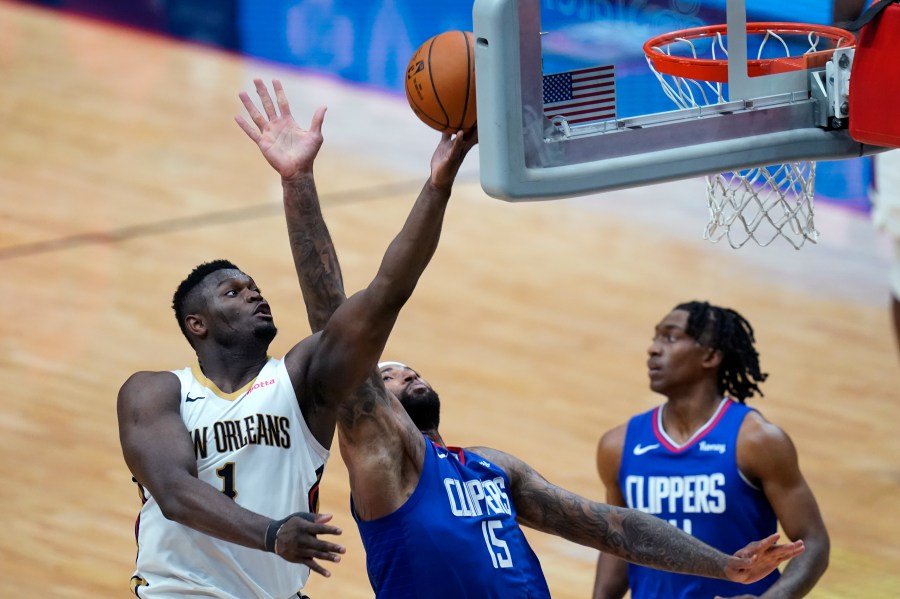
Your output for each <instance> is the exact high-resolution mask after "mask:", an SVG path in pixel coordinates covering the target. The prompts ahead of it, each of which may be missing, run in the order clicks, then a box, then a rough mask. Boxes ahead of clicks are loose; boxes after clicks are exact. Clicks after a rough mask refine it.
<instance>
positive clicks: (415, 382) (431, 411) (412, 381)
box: [381, 365, 441, 431]
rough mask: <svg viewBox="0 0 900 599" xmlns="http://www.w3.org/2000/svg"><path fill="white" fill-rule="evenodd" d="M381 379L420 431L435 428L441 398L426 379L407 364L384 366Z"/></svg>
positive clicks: (438, 418) (438, 419) (438, 420)
mask: <svg viewBox="0 0 900 599" xmlns="http://www.w3.org/2000/svg"><path fill="white" fill-rule="evenodd" d="M381 379H382V380H383V381H384V386H385V388H387V390H388V391H390V392H391V393H393V394H394V396H396V397H397V399H398V400H400V403H401V404H402V405H403V407H404V408H405V409H406V412H407V414H409V416H410V418H412V421H413V422H414V423H415V424H416V426H417V427H418V428H419V430H421V431H429V430H437V427H438V423H439V422H440V412H441V400H440V398H439V397H438V394H437V393H436V392H435V390H434V389H432V388H431V385H429V384H428V381H426V380H425V379H423V378H422V377H420V376H419V373H417V372H416V371H415V370H413V369H412V368H409V367H408V366H399V365H397V366H385V367H383V368H382V369H381Z"/></svg>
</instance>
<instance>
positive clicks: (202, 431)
mask: <svg viewBox="0 0 900 599" xmlns="http://www.w3.org/2000/svg"><path fill="white" fill-rule="evenodd" d="M173 372H174V373H175V374H176V375H177V376H178V378H179V380H180V381H181V417H182V419H183V420H184V424H185V426H186V427H187V430H188V432H189V433H190V435H191V440H192V441H193V444H194V454H195V456H196V458H197V471H198V475H199V478H200V480H202V481H204V482H206V483H208V484H210V485H212V486H213V487H215V488H216V489H219V490H221V491H222V492H223V493H225V494H226V495H228V496H229V497H231V498H232V499H234V501H235V502H236V503H237V504H239V505H240V506H242V507H244V508H247V509H248V510H250V511H253V512H256V513H258V514H261V515H263V516H267V517H269V518H272V519H281V518H284V517H286V516H288V515H289V514H292V513H294V512H312V511H315V510H316V509H317V507H318V506H317V503H318V485H319V479H320V478H321V476H322V471H323V469H324V467H325V461H326V460H327V459H328V450H326V449H325V448H324V447H322V446H321V445H320V444H319V442H318V441H317V440H316V439H315V437H313V435H312V433H311V432H310V430H309V427H307V425H306V422H305V421H304V419H303V415H302V414H301V412H300V406H299V404H298V402H297V396H296V394H295V393H294V388H293V386H292V385H291V380H290V377H289V376H288V373H287V369H286V368H285V366H284V361H283V360H278V359H275V358H269V361H268V362H267V363H266V365H265V366H264V367H263V369H262V370H261V371H260V373H259V375H257V377H256V379H254V380H253V381H252V382H251V383H249V384H248V385H246V386H245V387H244V388H242V389H239V390H238V391H236V392H234V393H224V392H222V391H221V390H219V388H218V387H217V386H216V385H215V383H213V382H212V381H211V380H209V379H207V378H206V377H205V376H204V375H203V373H202V372H201V371H200V369H199V368H198V367H196V366H195V367H193V368H185V369H184V370H178V371H173ZM140 490H141V493H142V498H143V501H144V505H143V507H142V508H141V513H140V517H139V519H138V523H137V530H136V534H137V542H138V555H137V569H136V571H135V574H134V577H133V578H132V589H133V591H134V594H135V595H137V596H138V597H141V598H142V599H175V598H182V597H185V596H191V597H194V596H201V597H202V596H205V597H217V598H220V599H255V598H258V599H287V598H288V597H296V596H297V593H298V591H299V590H300V589H301V588H302V587H303V585H304V584H305V583H306V579H307V577H308V576H309V568H308V567H306V566H303V565H300V564H293V563H290V562H287V561H285V560H283V559H282V558H281V557H279V556H277V555H275V554H274V553H267V552H265V551H262V550H258V549H250V548H249V547H243V546H241V545H236V544H234V543H229V542H226V541H221V540H219V539H216V538H213V537H211V536H209V535H206V534H203V533H201V532H198V531H196V530H193V529H191V528H188V527H186V526H183V525H181V524H178V523H176V522H173V521H171V520H168V519H166V518H165V516H163V514H162V512H161V511H160V509H159V505H158V504H157V502H156V500H155V499H154V498H153V497H152V496H151V495H150V493H149V492H148V491H147V490H146V489H144V488H143V487H141V488H140Z"/></svg>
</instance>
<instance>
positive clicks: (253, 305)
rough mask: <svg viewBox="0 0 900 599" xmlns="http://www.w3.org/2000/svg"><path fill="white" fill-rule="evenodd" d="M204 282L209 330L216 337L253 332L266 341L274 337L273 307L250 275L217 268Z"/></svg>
mask: <svg viewBox="0 0 900 599" xmlns="http://www.w3.org/2000/svg"><path fill="white" fill-rule="evenodd" d="M206 283H208V285H207V287H206V289H205V293H206V299H207V308H208V311H209V320H210V326H209V330H210V333H211V334H213V335H214V336H215V338H217V339H219V340H221V341H226V340H228V339H238V340H239V339H241V338H244V337H246V336H247V335H252V336H253V337H254V338H256V339H257V340H260V341H263V342H266V343H268V342H271V341H272V339H274V338H275V333H276V332H277V329H276V328H275V321H274V319H273V318H272V310H271V308H269V303H268V302H267V301H266V300H265V299H263V296H262V294H261V293H260V291H259V287H257V286H256V283H255V282H254V281H253V279H252V278H250V277H249V276H248V275H246V274H244V273H242V272H241V271H239V270H219V271H216V272H213V273H211V274H210V275H209V277H208V281H206Z"/></svg>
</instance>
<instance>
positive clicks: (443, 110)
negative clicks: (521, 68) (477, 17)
mask: <svg viewBox="0 0 900 599" xmlns="http://www.w3.org/2000/svg"><path fill="white" fill-rule="evenodd" d="M460 34H462V36H463V37H462V39H461V40H460V38H459V35H460ZM460 42H462V44H460ZM463 52H465V54H463ZM474 68H475V42H474V36H473V34H472V33H471V32H467V31H459V30H457V31H445V32H444V33H441V34H439V35H436V36H434V37H432V38H430V39H429V40H427V41H426V42H424V43H423V44H422V45H421V46H419V48H418V49H417V50H416V52H415V53H414V54H413V56H412V58H411V59H410V61H409V64H408V66H407V73H406V98H407V101H408V102H409V105H410V107H411V108H412V110H413V112H414V113H415V115H416V116H417V117H418V118H419V120H421V121H422V122H423V123H425V124H426V125H428V126H429V127H431V128H432V129H436V130H438V131H441V132H442V133H449V134H453V133H456V132H457V131H459V130H461V129H465V128H468V127H471V126H472V125H474V123H475V118H476V109H477V107H476V106H475V93H476V92H475V74H474ZM426 70H427V73H426V72H425V71H426ZM426 78H427V79H426ZM469 119H471V121H472V122H471V123H469V122H468V120H469Z"/></svg>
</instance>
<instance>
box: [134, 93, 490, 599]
mask: <svg viewBox="0 0 900 599" xmlns="http://www.w3.org/2000/svg"><path fill="white" fill-rule="evenodd" d="M255 83H256V88H257V92H258V93H259V96H260V99H261V100H262V105H263V109H264V111H265V114H263V113H261V112H260V111H259V110H257V109H256V107H255V106H254V105H253V103H252V101H251V100H250V99H249V97H248V96H247V94H245V93H242V94H241V99H242V101H243V103H244V106H245V107H246V108H247V111H248V114H249V115H250V117H251V120H252V121H253V124H254V125H256V127H255V128H254V126H253V125H251V124H250V123H248V122H247V121H245V120H244V119H243V118H241V117H238V119H237V121H238V124H239V125H240V126H241V128H242V129H243V130H244V131H245V132H246V133H247V135H248V136H249V137H250V138H251V139H252V140H253V141H254V142H256V143H257V145H258V147H259V148H260V150H261V152H262V153H263V155H264V157H265V158H266V159H267V160H268V162H269V163H270V164H271V165H272V167H273V168H275V170H276V171H277V172H278V173H279V174H280V175H281V177H282V184H283V189H284V204H285V216H286V219H287V225H288V236H289V239H290V243H291V250H292V254H293V257H294V261H295V265H296V266H297V269H298V272H299V273H300V279H301V280H300V282H301V289H303V290H304V299H305V301H306V304H307V312H308V315H309V320H310V324H311V326H312V328H313V330H314V331H319V330H320V329H322V330H321V331H320V332H316V333H314V334H313V335H311V336H309V337H306V338H305V339H303V340H301V341H300V342H299V343H297V344H296V345H295V346H294V347H293V348H292V349H291V350H290V351H288V352H287V354H285V356H284V357H283V358H282V359H273V358H271V357H270V356H269V355H268V348H269V345H270V343H271V341H272V340H273V339H274V337H275V334H276V332H277V330H276V328H275V324H274V321H273V318H272V312H271V309H270V308H269V304H268V303H267V302H266V301H265V300H264V299H263V296H262V294H261V293H260V291H259V288H258V287H257V285H256V283H255V281H254V280H253V279H252V278H251V277H249V276H248V275H247V274H246V273H244V272H243V271H241V270H240V269H238V268H237V267H236V266H235V265H234V264H233V263H231V262H228V261H225V260H215V261H212V262H207V263H204V264H201V265H200V266H198V267H197V268H195V269H194V270H193V271H192V272H191V273H190V275H188V277H187V278H186V279H185V280H184V281H182V283H181V284H180V285H179V287H178V290H177V291H176V292H175V296H174V298H173V308H174V310H175V314H176V318H177V320H178V324H179V327H180V328H181V330H182V333H183V334H184V335H185V337H186V338H187V339H188V342H189V343H190V344H191V346H192V347H193V349H194V351H195V352H196V355H197V364H196V365H194V366H193V367H191V368H187V369H184V370H179V371H169V372H138V373H136V374H134V375H132V376H131V377H130V378H129V379H128V380H127V381H126V382H125V384H124V385H123V386H122V389H121V390H120V392H119V398H118V416H119V435H120V440H121V444H122V451H123V455H124V457H125V461H126V463H127V465H128V467H129V469H130V470H131V472H132V474H133V475H134V478H135V481H136V482H137V483H138V485H139V487H140V490H141V496H142V499H143V500H144V505H143V507H142V510H141V515H140V517H139V520H138V524H137V527H136V529H137V537H138V557H137V567H136V571H135V574H134V577H133V578H132V589H133V592H134V594H135V595H136V596H138V597H141V598H143V599H148V598H149V599H161V598H165V599H174V598H176V597H179V598H180V597H184V596H188V595H189V596H192V597H217V598H227V599H252V598H259V599H286V598H288V597H296V596H297V595H298V593H299V590H300V589H301V588H302V586H303V584H304V583H305V581H306V578H307V576H308V574H309V570H310V569H312V570H314V571H316V572H318V573H320V574H322V575H325V576H328V575H329V573H328V571H327V570H326V569H325V568H324V567H322V565H321V564H320V563H318V561H317V560H327V561H333V562H335V561H338V560H339V554H340V553H343V551H344V549H343V547H341V546H340V545H337V544H335V543H331V542H328V541H324V540H321V539H319V538H317V535H320V534H340V529H338V528H336V527H334V526H330V525H327V524H326V522H328V520H330V516H328V515H316V514H315V512H316V508H317V506H316V489H317V485H318V480H319V477H320V476H321V474H322V470H323V466H324V464H325V461H326V459H327V457H328V451H329V448H330V446H331V442H332V439H333V436H334V428H335V419H336V409H337V406H339V405H340V403H341V401H342V400H344V399H345V398H346V397H347V396H348V395H349V394H350V393H351V392H352V391H353V390H354V389H356V388H357V387H358V386H359V385H360V384H361V383H362V382H363V380H365V378H366V376H367V375H369V374H371V373H372V372H373V371H374V369H375V366H376V363H377V359H378V356H379V355H380V354H381V351H382V349H383V347H384V344H385V343H386V341H387V335H388V333H389V331H390V329H391V327H392V326H393V323H394V321H395V320H396V318H397V315H398V313H399V310H400V309H401V308H402V306H403V305H404V303H405V302H406V300H407V299H408V298H409V296H410V295H411V294H412V291H413V289H414V288H415V285H416V283H417V281H418V278H419V276H421V274H422V272H423V271H424V268H425V266H426V265H427V264H428V261H429V260H430V258H431V256H432V254H433V253H434V249H435V247H436V245H437V239H438V237H439V233H440V228H441V222H442V217H443V211H444V207H445V205H446V202H447V199H448V198H449V195H450V191H451V188H452V185H453V181H454V179H455V177H456V173H457V171H458V170H459V167H460V165H461V163H462V161H463V158H464V157H465V155H466V154H467V153H468V150H469V149H471V147H472V146H473V145H474V142H475V138H474V137H472V136H463V135H458V136H455V137H451V136H449V135H445V136H443V137H442V139H441V141H440V143H439V144H438V147H437V149H436V150H435V153H434V156H433V157H432V161H431V176H430V178H429V179H428V181H427V182H426V184H425V186H424V187H423V189H422V192H421V193H420V194H419V197H418V199H417V200H416V203H415V205H414V207H413V209H412V212H411V213H410V216H409V218H408V219H407V222H406V223H405V225H404V227H403V229H402V230H401V231H400V233H399V234H398V235H397V237H396V238H395V239H394V241H393V242H392V243H391V245H390V246H389V247H388V250H387V252H386V253H385V257H384V260H383V262H382V265H381V268H380V269H379V271H378V273H377V274H376V276H375V278H374V280H373V281H372V283H371V284H370V285H369V286H368V287H367V288H366V289H364V290H362V291H360V292H358V293H356V294H354V295H353V296H352V297H351V298H349V299H347V300H344V292H343V283H342V280H341V276H340V270H339V268H338V265H337V260H336V257H335V255H334V251H333V247H332V245H331V239H330V237H329V235H328V232H327V229H326V228H325V226H324V223H323V221H322V218H321V214H320V210H319V205H318V197H317V195H316V191H315V183H314V179H313V173H312V168H313V162H314V160H315V157H316V155H317V153H318V150H319V148H320V146H321V144H322V134H321V128H322V123H323V120H324V114H325V108H324V107H322V108H319V109H318V110H317V111H316V113H315V115H314V116H313V119H312V124H311V126H310V128H309V129H308V130H304V129H302V128H300V127H299V126H298V125H297V124H296V122H295V121H294V119H293V117H292V116H291V113H290V108H289V106H288V104H287V100H286V99H285V96H284V90H283V89H282V87H281V84H280V83H279V82H277V81H276V82H275V83H274V87H275V92H276V101H277V108H276V103H275V102H273V101H272V99H271V97H270V95H269V93H268V90H267V89H266V87H265V85H264V84H263V83H262V81H260V80H256V82H255ZM301 267H302V268H301ZM304 277H309V279H304ZM309 289H313V290H314V293H311V294H308V293H307V292H306V291H307V290H309ZM338 306H339V307H338ZM332 312H333V313H334V314H333V315H331V314H332ZM329 315H331V317H330V318H329ZM326 323H327V324H326Z"/></svg>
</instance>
